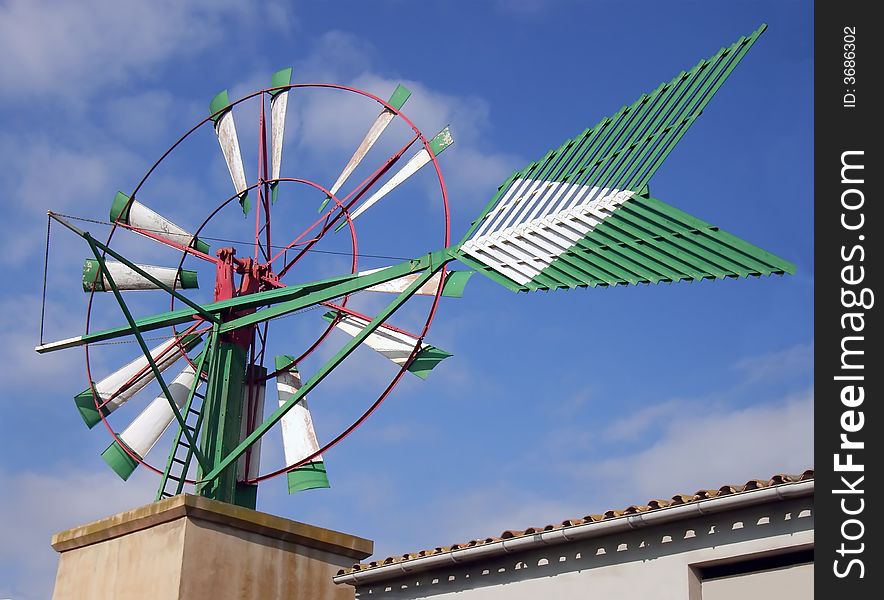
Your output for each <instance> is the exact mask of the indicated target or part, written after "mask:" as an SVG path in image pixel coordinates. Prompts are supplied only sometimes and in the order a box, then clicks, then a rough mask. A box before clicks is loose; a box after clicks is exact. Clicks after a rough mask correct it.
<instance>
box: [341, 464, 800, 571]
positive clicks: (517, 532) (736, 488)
mask: <svg viewBox="0 0 884 600" xmlns="http://www.w3.org/2000/svg"><path fill="white" fill-rule="evenodd" d="M813 478H814V471H813V469H808V470H806V471H804V472H803V473H801V474H800V475H790V474H788V473H778V474H776V475H774V476H773V477H771V478H770V479H769V480H762V479H750V480H749V481H747V482H746V483H745V484H743V485H723V486H721V487H720V488H718V489H708V490H699V491H697V492H696V493H695V494H693V495H687V494H675V495H674V496H672V498H671V499H669V500H666V499H655V500H648V502H647V504H633V505H632V506H628V507H626V508H625V509H622V510H616V509H611V510H608V511H605V513H604V514H602V515H598V514H592V515H586V516H584V517H583V518H582V519H580V518H574V519H565V520H564V521H561V523H560V524H558V525H545V526H544V527H529V528H527V529H507V530H506V531H504V532H503V533H501V534H500V536H499V537H493V536H492V537H487V538H484V539H475V540H471V541H469V542H466V543H462V544H452V545H451V546H436V547H435V548H433V549H429V550H421V551H419V552H415V553H409V554H403V555H402V556H395V557H394V556H388V557H387V558H385V559H383V560H373V561H371V562H369V563H357V564H355V565H353V566H352V567H351V568H349V569H341V570H340V571H338V575H344V574H346V573H352V572H354V571H364V570H366V569H373V568H376V567H379V566H383V565H389V564H393V563H398V562H403V561H409V560H414V559H416V558H421V557H424V556H431V555H434V554H442V553H445V552H451V551H452V550H459V549H463V548H471V547H474V546H481V545H483V544H491V543H494V542H499V541H502V540H508V539H512V538H516V537H521V536H525V535H534V534H536V533H540V532H543V531H551V530H554V529H561V528H563V527H574V526H576V525H584V524H587V523H595V522H598V521H603V520H606V519H615V518H617V517H621V516H623V515H631V514H636V513H643V512H647V511H651V510H660V509H663V508H666V507H668V506H677V505H680V504H688V503H690V502H697V501H699V500H704V499H708V498H716V497H718V496H724V495H728V494H739V493H742V492H748V491H751V490H757V489H761V488H766V487H770V486H772V485H781V484H784V483H792V482H798V481H808V480H810V479H813Z"/></svg>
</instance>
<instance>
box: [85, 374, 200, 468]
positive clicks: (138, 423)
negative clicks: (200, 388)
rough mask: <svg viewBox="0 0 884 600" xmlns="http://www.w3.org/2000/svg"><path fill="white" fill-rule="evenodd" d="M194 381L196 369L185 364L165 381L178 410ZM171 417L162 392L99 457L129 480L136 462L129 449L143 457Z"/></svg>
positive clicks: (173, 416) (170, 421)
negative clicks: (172, 377)
mask: <svg viewBox="0 0 884 600" xmlns="http://www.w3.org/2000/svg"><path fill="white" fill-rule="evenodd" d="M195 380H196V369H194V368H193V366H191V365H187V366H186V367H184V369H183V370H182V371H181V372H180V373H179V374H178V376H177V377H175V379H173V380H172V383H170V384H169V386H168V387H169V393H170V394H171V395H172V400H174V401H175V405H176V406H177V407H178V409H179V410H181V409H182V408H184V404H185V403H186V402H187V397H188V396H189V395H190V388H191V387H192V386H193V384H194V381H195ZM174 420H175V413H173V412H172V407H171V406H169V401H168V400H167V399H166V396H165V395H164V394H160V395H159V396H157V397H156V398H154V399H153V401H152V402H151V403H150V404H148V405H147V408H145V409H144V410H143V411H141V414H139V415H138V416H137V417H135V419H134V420H133V421H132V422H131V423H130V424H129V426H128V427H126V429H124V430H123V432H122V433H120V434H119V435H118V436H117V437H118V438H119V441H117V440H114V442H113V443H112V444H111V445H110V446H108V447H107V448H106V449H105V451H104V452H102V453H101V458H103V459H104V462H106V463H107V464H108V466H110V468H111V469H113V470H114V472H115V473H116V474H117V475H119V476H120V477H121V478H122V479H123V480H124V481H125V480H126V479H129V476H130V475H131V474H132V472H133V471H134V470H135V469H136V468H137V467H138V465H139V464H140V463H139V462H138V461H137V460H135V459H134V458H132V456H131V455H130V454H129V452H131V453H133V454H135V455H136V456H138V458H140V459H142V460H143V459H144V457H145V456H147V453H148V452H150V450H151V448H153V447H154V446H155V445H156V443H157V441H159V439H160V438H161V437H162V436H163V434H164V433H165V432H166V430H167V429H169V426H170V425H171V424H172V421H174ZM124 446H125V448H124ZM127 450H128V452H127Z"/></svg>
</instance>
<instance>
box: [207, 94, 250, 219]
mask: <svg viewBox="0 0 884 600" xmlns="http://www.w3.org/2000/svg"><path fill="white" fill-rule="evenodd" d="M209 114H210V115H211V116H212V121H213V122H214V123H215V135H217V136H218V144H219V145H220V146H221V152H222V153H223V154H224V162H226V163H227V170H228V171H230V179H231V180H232V181H233V189H234V190H235V191H236V193H237V195H238V196H239V204H240V206H241V207H242V212H243V214H244V215H247V214H248V213H249V208H251V203H250V202H249V194H248V192H247V191H246V188H247V187H249V186H248V184H247V183H246V171H245V168H243V163H242V152H241V151H240V149H239V139H238V138H237V137H236V123H235V122H234V121H233V109H232V108H231V107H230V97H229V96H228V95H227V90H224V91H223V92H219V93H218V95H217V96H215V97H214V98H212V101H211V102H210V103H209Z"/></svg>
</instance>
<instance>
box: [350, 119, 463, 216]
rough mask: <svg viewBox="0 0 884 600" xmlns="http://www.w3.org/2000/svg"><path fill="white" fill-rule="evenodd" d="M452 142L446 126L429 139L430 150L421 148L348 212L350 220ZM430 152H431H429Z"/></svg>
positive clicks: (452, 139)
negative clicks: (372, 192) (354, 208)
mask: <svg viewBox="0 0 884 600" xmlns="http://www.w3.org/2000/svg"><path fill="white" fill-rule="evenodd" d="M453 143H454V138H453V137H451V131H450V130H449V129H448V127H446V128H445V129H443V130H442V131H440V132H439V133H437V134H436V137H434V138H433V139H432V140H430V144H429V146H430V151H429V152H428V151H427V149H426V148H421V149H420V150H419V151H418V152H417V154H415V155H414V156H412V157H411V158H410V159H408V162H407V163H405V166H403V167H402V168H401V169H399V170H398V171H397V172H396V174H394V175H393V176H392V177H391V178H390V179H388V180H387V182H386V183H384V185H382V186H381V187H380V189H379V190H378V191H376V192H375V193H374V194H372V195H371V197H369V198H368V199H367V200H365V201H364V202H363V203H362V204H360V205H359V206H358V207H357V208H356V210H354V211H353V212H351V213H350V220H351V221H352V220H353V219H355V218H356V217H358V216H359V215H361V214H362V213H364V212H365V211H367V210H368V209H369V208H371V207H372V206H374V205H375V204H377V202H378V201H379V200H380V199H381V198H383V197H384V196H386V195H387V194H389V193H390V192H392V191H393V190H394V189H396V187H398V186H399V185H401V184H402V183H403V182H404V181H405V180H406V179H408V178H409V177H411V176H412V175H414V174H415V173H417V172H418V171H419V170H420V169H421V167H423V166H424V165H426V164H427V163H429V162H430V161H431V160H432V158H433V157H434V156H439V155H440V154H441V153H442V152H443V151H444V150H445V149H446V148H448V147H449V146H450V145H451V144H453ZM431 153H432V154H431ZM346 225H347V221H343V222H342V223H341V224H340V225H338V226H337V227H336V228H335V231H340V230H341V229H343V228H344V227H346Z"/></svg>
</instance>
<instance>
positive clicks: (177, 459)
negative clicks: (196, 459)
mask: <svg viewBox="0 0 884 600" xmlns="http://www.w3.org/2000/svg"><path fill="white" fill-rule="evenodd" d="M172 462H174V463H178V464H179V465H186V464H187V461H185V460H181V459H180V458H178V457H177V456H176V457H173V458H172Z"/></svg>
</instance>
